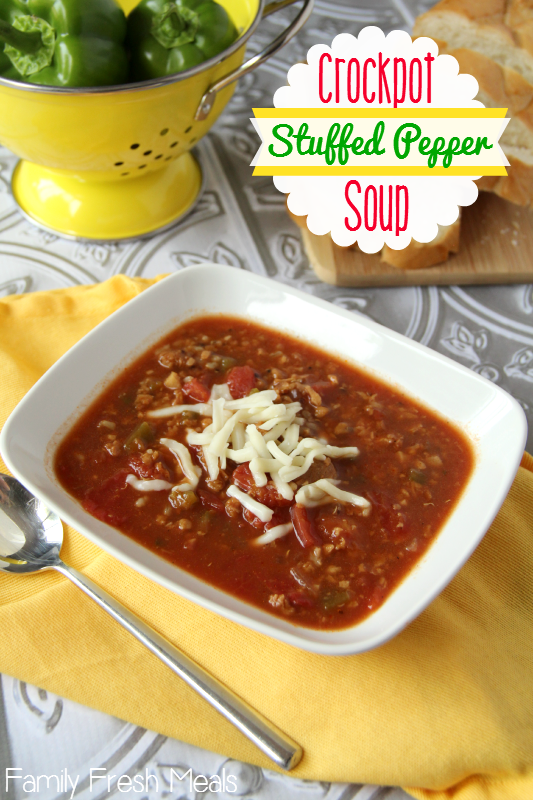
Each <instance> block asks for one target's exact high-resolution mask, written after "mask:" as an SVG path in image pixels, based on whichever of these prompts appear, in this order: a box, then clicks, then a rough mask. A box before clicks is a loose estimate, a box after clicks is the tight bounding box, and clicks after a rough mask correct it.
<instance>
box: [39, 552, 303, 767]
mask: <svg viewBox="0 0 533 800" xmlns="http://www.w3.org/2000/svg"><path fill="white" fill-rule="evenodd" d="M54 569H57V570H58V571H59V572H61V573H62V574H63V575H65V576H66V577H67V578H70V580H71V581H72V582H73V583H75V584H76V586H78V587H79V588H80V589H82V591H84V592H85V594H87V595H88V596H89V597H92V599H93V600H95V601H96V602H97V603H98V605H99V606H100V608H103V609H104V611H107V613H108V614H111V616H112V617H113V618H114V619H116V621H117V622H119V623H120V624H121V625H122V626H123V627H124V628H126V630H128V631H129V632H130V633H132V634H133V635H134V636H135V638H136V639H138V640H139V641H140V642H142V644H144V645H145V646H146V647H147V648H148V649H149V650H150V651H151V652H152V653H153V654H154V655H156V656H157V657H158V658H159V659H160V660H161V661H162V662H163V663H164V664H166V665H167V667H170V669H171V670H172V671H173V672H175V673H176V675H179V676H180V678H183V680H184V681H185V682H186V683H188V684H189V686H191V687H192V688H193V689H195V691H197V692H198V694H200V695H201V696H202V697H203V698H204V699H205V700H207V702H208V703H210V704H211V705H212V706H213V708H216V710H217V711H219V712H220V713H221V714H222V716H224V717H226V719H227V720H229V721H230V722H232V723H233V725H235V727H236V728H238V729H239V730H240V731H241V732H242V733H244V735H245V736H247V737H248V739H250V740H251V741H252V742H253V743H254V744H255V745H256V746H257V747H258V748H259V749H260V750H261V751H262V752H263V753H264V754H265V755H266V756H268V758H270V759H272V761H274V763H275V764H277V765H278V767H281V768H282V769H285V770H291V769H293V767H295V766H296V765H297V764H298V763H299V761H300V759H301V757H302V748H301V747H300V745H298V744H297V743H296V742H295V741H293V740H292V739H291V738H290V737H289V736H287V735H286V734H285V733H283V731H281V730H280V729H279V728H277V727H276V726H275V725H274V724H273V723H272V722H269V720H267V719H266V718H265V717H263V715H262V714H260V713H259V712H258V711H255V710H254V709H253V708H252V707H251V706H249V705H248V703H246V702H245V701H244V700H241V698H240V697H238V696H237V695H236V694H234V693H233V692H232V691H231V689H228V688H227V686H224V685H223V684H222V683H221V682H220V681H218V680H217V679H216V678H214V677H213V676H212V675H210V673H209V672H206V670H204V669H203V668H202V667H200V666H199V665H198V664H196V663H195V662H194V661H191V659H190V658H188V656H186V655H185V653H182V652H181V651H180V650H178V649H177V648H176V647H174V646H173V645H172V644H170V642H168V641H167V640H166V639H164V638H163V637H162V636H160V635H159V634H158V633H156V631H154V630H153V628H150V627H149V626H148V625H146V624H145V623H144V622H142V620H140V619H139V618H138V617H136V616H135V614H133V613H132V612H131V611H129V610H128V609H127V608H125V607H124V606H123V605H122V604H121V603H119V602H118V601H117V600H115V599H114V598H113V597H111V595H109V594H108V593H107V592H106V591H104V590H103V589H102V588H101V587H100V586H98V585H97V584H95V583H93V581H91V580H90V579H89V578H87V577H86V576H85V575H83V574H82V573H81V572H78V571H77V570H75V569H74V568H73V567H69V566H68V564H64V563H63V562H62V561H60V562H59V563H58V564H54Z"/></svg>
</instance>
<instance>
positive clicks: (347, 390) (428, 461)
mask: <svg viewBox="0 0 533 800" xmlns="http://www.w3.org/2000/svg"><path fill="white" fill-rule="evenodd" d="M162 412H163V413H162ZM230 429H231V430H230ZM228 431H229V433H228ZM472 465H473V455H472V449H471V447H470V445H469V443H468V442H467V440H466V438H465V436H464V435H463V434H462V433H460V432H459V431H458V430H456V429H455V428H454V427H453V426H452V425H450V424H448V423H447V422H445V421H443V420H442V419H440V418H439V417H437V416H436V415H434V414H433V413H431V412H430V411H428V410H426V409H424V408H423V407H422V406H419V405H418V404H416V403H414V402H412V401H411V400H410V399H408V398H406V397H405V396H403V395H402V394H400V393H399V392H397V391H395V390H393V389H392V388H390V387H389V386H387V385H385V384H383V383H381V382H379V381H377V380H376V379H375V378H373V377H371V376H370V375H368V374H366V373H365V372H364V371H361V370H359V369H357V368H356V367H355V366H354V365H353V364H352V363H347V362H344V361H341V360H338V359H336V358H334V357H333V356H331V355H328V354H326V353H323V352H322V351H320V350H318V349H316V348H314V347H311V346H309V345H306V344H304V343H302V342H301V341H299V340H296V339H293V338H290V337H289V336H286V335H284V334H282V333H277V332H274V331H271V330H268V329H265V328H262V327H260V326H258V325H255V324H253V323H250V322H245V321H242V320H239V319H235V318H228V317H219V316H216V317H203V318H199V319H195V320H192V321H190V322H188V323H186V324H184V325H182V326H181V327H180V328H178V329H177V330H175V331H174V332H173V333H172V334H170V335H169V336H167V337H166V338H165V339H164V340H163V341H161V342H160V343H159V344H158V345H157V346H155V347H153V348H152V349H151V350H150V351H149V352H148V353H146V354H145V355H144V356H142V357H141V358H140V359H138V360H137V361H136V362H135V363H134V364H133V365H132V366H130V367H129V368H128V369H126V370H125V371H124V372H123V373H122V374H121V375H120V376H119V377H118V378H117V379H116V380H115V381H114V382H113V383H112V384H111V385H110V386H109V387H108V388H107V389H106V390H105V391H104V392H103V394H102V395H101V396H100V397H99V398H98V399H97V400H96V401H95V402H94V403H93V405H92V406H91V407H90V408H89V410H88V411H86V412H85V413H84V414H83V416H82V417H81V419H80V420H79V421H78V422H77V423H76V425H75V426H74V427H73V429H72V430H71V431H70V432H69V434H68V435H67V436H66V438H65V439H64V440H63V442H62V443H61V445H60V447H59V448H58V451H57V455H56V459H55V470H56V473H57V475H58V478H59V480H60V481H61V483H62V485H63V486H64V488H65V489H66V490H67V491H68V492H69V493H71V494H72V495H73V496H74V497H75V498H76V499H77V500H78V501H79V502H80V503H81V504H82V505H83V507H84V508H85V509H86V510H87V511H89V512H90V513H91V514H93V515H94V516H95V517H97V518H98V519H100V520H102V521H104V522H106V523H108V524H109V525H112V526H114V527H116V528H118V529H119V530H121V531H122V532H123V533H125V534H126V535H128V536H130V537H132V538H133V539H135V540H136V541H137V542H139V543H140V544H142V545H144V546H145V547H147V548H149V549H150V550H152V551H154V552H156V553H157V554H159V555H160V556H161V557H162V558H164V559H167V560H168V561H170V562H172V563H174V564H177V565H178V566H180V567H181V568H183V569H185V570H188V571H189V572H191V573H193V574H194V575H196V576H197V577H198V578H200V579H202V580H204V581H206V582H208V583H210V584H213V585H214V586H216V587H218V588H220V589H222V590H223V591H225V592H229V593H230V594H233V595H235V596H237V597H238V598H240V599H242V600H244V601H246V602H248V603H251V604H253V605H255V606H257V607H259V608H261V609H263V610H265V611H267V612H269V613H271V614H274V615H276V616H278V617H282V618H283V619H285V620H287V621H288V622H290V623H293V624H295V625H303V626H306V627H310V628H322V629H340V628H345V627H348V626H351V625H354V624H356V623H357V622H359V621H361V620H363V619H365V618H366V617H367V616H368V615H369V614H370V613H372V612H373V611H374V610H376V609H377V608H379V606H380V605H381V604H382V603H383V602H384V600H385V599H386V598H387V597H388V596H389V595H390V593H391V592H392V591H393V590H394V588H395V587H396V586H397V585H398V584H399V583H400V582H401V580H402V579H403V578H404V577H405V576H406V574H407V573H408V572H409V571H410V570H411V569H412V567H413V566H414V565H415V564H416V562H417V561H418V560H419V559H420V558H421V556H422V555H423V554H424V552H425V551H426V550H427V548H428V547H429V546H430V545H431V542H432V541H433V539H434V538H435V536H436V535H437V534H438V532H439V530H440V528H441V527H442V525H443V523H444V522H445V520H446V518H447V517H448V516H449V514H450V512H451V510H452V509H453V507H454V504H455V503H456V502H457V499H458V498H459V496H460V494H461V492H462V490H463V488H464V487H465V485H466V482H467V480H468V476H469V473H470V471H471V469H472Z"/></svg>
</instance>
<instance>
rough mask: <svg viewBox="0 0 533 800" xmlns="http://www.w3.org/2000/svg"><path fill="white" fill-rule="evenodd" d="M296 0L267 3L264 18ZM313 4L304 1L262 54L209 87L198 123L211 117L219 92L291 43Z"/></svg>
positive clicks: (200, 110) (310, 0) (278, 0)
mask: <svg viewBox="0 0 533 800" xmlns="http://www.w3.org/2000/svg"><path fill="white" fill-rule="evenodd" d="M294 2H296V0H271V2H270V3H267V4H266V5H265V7H264V9H263V14H262V17H263V18H264V17H268V16H269V15H270V14H273V13H274V12H275V11H279V10H280V9H282V8H285V7H286V6H290V5H292V4H293V3H294ZM313 2H314V0H304V4H303V6H302V8H301V9H300V13H299V14H298V16H297V17H295V18H294V19H293V21H292V22H291V24H290V25H289V26H288V27H287V28H285V30H284V31H283V33H280V35H279V36H278V37H277V38H276V39H274V41H273V42H270V44H268V45H267V46H266V47H265V48H264V49H263V50H261V52H260V53H258V54H257V55H256V56H253V57H252V58H250V59H249V60H248V61H246V62H245V63H244V64H241V66H240V67H237V69H234V70H233V71H232V72H229V73H228V74H227V75H225V76H224V77H223V78H221V79H220V80H219V81H217V82H216V83H214V84H213V85H212V86H210V87H209V89H208V90H207V92H206V93H205V94H204V96H203V97H202V99H201V100H200V105H199V106H198V108H197V109H196V114H195V115H194V118H195V120H196V121H197V122H200V121H201V120H204V119H206V117H208V116H209V114H210V112H211V109H212V108H213V104H214V102H215V98H216V96H217V92H220V90H221V89H225V88H226V86H229V85H230V84H231V83H233V82H234V81H238V80H239V78H242V77H243V75H247V74H248V73H249V72H251V71H252V70H253V69H255V68H256V67H259V66H260V65H261V64H263V63H264V62H265V61H266V60H267V59H269V58H270V56H273V55H275V54H276V53H277V52H278V50H281V48H282V47H284V46H285V45H286V44H287V42H290V40H291V39H292V37H293V36H295V35H296V34H297V33H298V31H299V30H300V28H301V27H302V26H303V25H304V24H305V23H306V22H307V20H308V18H309V16H310V14H311V11H312V10H313Z"/></svg>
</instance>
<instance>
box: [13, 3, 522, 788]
mask: <svg viewBox="0 0 533 800" xmlns="http://www.w3.org/2000/svg"><path fill="white" fill-rule="evenodd" d="M429 5H431V2H428V3H423V2H416V0H355V3H354V2H352V0H340V1H339V2H326V0H317V2H316V6H315V11H314V13H313V16H312V17H311V19H310V21H309V22H308V24H307V25H306V26H305V28H304V29H303V31H302V32H301V33H300V34H299V36H298V37H297V38H296V39H295V40H294V41H293V42H292V43H291V44H290V45H289V46H288V47H286V48H285V50H283V51H282V53H281V56H280V57H278V58H276V59H274V60H272V61H270V62H269V63H268V64H267V65H266V66H264V67H263V68H262V69H260V70H259V71H258V72H256V73H253V74H251V75H249V76H248V77H246V78H245V79H244V80H243V81H241V83H240V84H239V86H238V88H237V91H236V94H235V96H234V98H233V100H232V101H231V103H230V104H229V106H228V108H227V109H226V111H225V113H224V115H223V116H222V118H221V119H220V120H219V121H218V123H217V125H216V126H215V129H214V130H213V131H212V132H211V134H210V135H209V136H207V137H206V138H205V139H204V140H203V141H202V142H201V143H200V145H199V148H198V149H199V156H200V158H201V161H202V165H203V169H204V172H205V176H206V188H205V192H204V195H203V197H202V199H201V201H200V203H199V204H198V205H197V207H196V209H195V210H194V212H193V213H192V214H191V215H190V216H189V217H188V218H187V219H186V220H185V221H184V222H183V223H182V224H181V226H179V227H178V228H176V229H174V230H172V231H167V232H166V233H164V234H161V235H159V236H156V237H154V238H152V239H147V240H144V241H137V242H134V243H128V244H79V243H75V242H70V241H65V240H63V239H60V238H59V237H56V236H53V235H51V234H50V233H45V232H43V231H40V230H39V229H37V228H35V227H34V226H32V225H31V224H29V223H28V222H27V221H25V220H24V219H23V218H22V217H21V216H20V215H19V213H18V211H17V209H16V207H15V204H14V202H13V199H12V197H11V194H10V189H9V185H10V173H11V170H12V169H13V166H14V164H15V158H14V157H13V156H12V155H11V154H10V153H9V152H7V151H6V150H1V149H0V296H4V295H8V294H15V293H22V292H32V291H36V290H41V289H53V288H59V287H64V286H72V285H76V284H88V283H94V282H98V281H102V280H105V279H106V278H109V277H111V276H112V275H116V274H118V273H123V274H125V275H132V276H133V275H139V276H144V277H151V276H154V275H158V274H160V273H165V272H172V271H175V270H179V269H183V268H186V267H187V266H189V265H190V264H196V263H199V262H202V261H214V262H216V263H220V264H229V265H231V266H233V267H235V268H236V269H247V270H251V271H252V272H257V273H260V274H263V275H268V276H270V277H272V278H274V279H275V280H279V281H282V282H284V283H287V284H290V285H292V286H296V287H298V288H299V289H303V290H304V291H306V292H310V293H312V294H315V295H318V296H320V297H323V298H325V299H327V300H330V301H331V302H333V303H335V304H337V305H340V306H342V307H343V308H347V309H350V310H351V311H353V312H354V313H357V314H365V315H368V316H370V317H371V318H372V319H374V320H377V321H378V322H381V323H383V324H385V325H387V326H389V327H391V328H394V330H396V331H399V332H401V333H403V334H405V335H406V336H409V337H412V338H413V339H416V340H417V341H419V342H422V343H423V344H425V345H428V346H429V347H431V348H434V349H435V350H438V351H440V352H442V353H445V354H446V355H448V356H451V357H452V358H454V359H456V360H457V361H458V362H460V363H461V364H465V365H466V366H468V367H470V368H471V369H473V370H475V371H476V372H478V373H480V374H482V375H484V376H485V377H487V378H488V379H489V380H492V381H494V382H496V383H498V385H500V386H502V387H503V388H504V389H506V390H507V391H508V392H510V393H511V394H512V395H513V396H514V397H516V398H517V400H518V401H519V402H520V403H521V405H522V406H523V408H524V409H525V412H526V414H527V416H528V418H529V417H530V415H531V407H532V405H533V287H532V286H531V285H527V286H517V285H514V286H485V287H454V286H450V287H440V288H436V287H424V288H418V287H414V288H385V287H384V288H372V289H344V288H336V287H333V286H329V285H327V284H324V283H321V282H320V281H319V280H318V279H317V278H316V276H315V274H314V273H313V271H312V269H311V268H310V267H309V264H308V261H307V258H306V255H305V252H304V250H303V248H302V243H301V238H300V234H299V231H298V229H297V227H296V226H295V225H294V224H293V223H292V222H291V221H290V220H289V218H288V217H287V215H286V213H285V207H284V196H283V195H281V194H280V193H278V192H277V191H276V189H275V188H274V186H273V183H272V179H271V178H253V177H252V170H251V168H250V166H249V165H250V161H251V159H252V157H253V155H254V153H255V151H256V150H257V147H258V139H257V136H256V134H255V132H254V130H253V128H252V125H251V123H250V122H249V117H250V116H251V111H250V109H251V108H252V106H271V105H272V96H273V94H274V91H275V89H276V88H278V87H279V86H280V85H282V84H283V83H284V82H285V79H286V74H287V71H288V69H289V68H290V66H291V65H292V64H294V63H295V62H297V61H299V60H304V59H305V57H306V54H307V50H308V49H309V47H310V46H311V45H313V44H316V43H318V42H326V43H330V42H331V39H332V38H333V37H334V36H335V35H336V34H338V33H342V32H346V31H347V32H350V33H353V34H357V33H358V32H359V30H360V29H361V28H362V27H364V26H365V25H368V24H376V25H379V26H380V27H381V28H382V29H384V30H385V31H389V30H392V29H398V28H401V29H405V30H409V29H410V28H411V26H412V23H413V21H414V18H415V16H416V15H417V14H419V13H421V12H422V11H424V10H426V8H427V7H428V6H429ZM292 14H294V11H292V10H291V9H287V10H284V11H282V12H280V13H278V14H276V15H273V16H272V17H269V18H268V20H267V21H266V22H265V23H264V24H263V25H262V26H261V28H260V31H259V33H258V34H257V35H256V36H255V37H254V43H253V48H255V49H259V47H260V46H262V45H263V44H266V43H267V42H268V41H269V40H271V39H272V38H273V35H275V34H277V33H279V32H280V31H281V29H282V28H283V27H284V26H285V25H286V24H287V21H288V19H289V18H290V17H291V15H292ZM509 235H510V236H511V232H510V234H509ZM224 766H225V767H226V769H227V771H229V770H231V773H232V774H233V775H235V776H237V792H233V793H228V794H224V793H219V794H217V795H216V796H217V797H220V798H227V797H232V796H233V797H235V796H240V797H246V798H254V800H270V798H272V800H274V799H275V800H283V798H285V797H287V798H288V797H291V798H293V797H298V798H300V797H301V798H302V799H303V798H309V800H311V798H317V800H318V798H324V799H326V798H327V800H341V798H342V800H348V799H349V798H357V800H370V798H372V800H378V798H380V800H384V798H388V800H401V798H406V797H407V795H405V794H404V793H403V792H402V791H401V790H400V789H394V788H383V787H376V786H360V785H350V786H345V785H340V784H328V783H315V782H303V781H297V780H294V779H291V778H289V777H285V776H283V777H281V776H279V775H277V774H275V773H269V772H267V771H262V770H260V769H258V768H256V767H250V766H248V765H245V764H237V763H228V762H225V761H224V759H223V758H221V757H220V756H216V755H214V754H211V753H208V752H205V751H202V750H199V749H196V748H193V747H190V746H188V745H185V744H183V743H181V742H178V741H172V740H169V739H166V738H165V737H163V736H160V735H158V734H156V733H152V732H150V731H146V730H144V729H141V728H138V727H135V726H133V725H130V724H127V723H124V722H122V721H120V720H117V719H114V718H111V717H106V716H105V715H103V714H100V713H98V712H95V711H92V710H90V709H87V708H82V707H80V706H77V705H76V704H75V703H72V702H69V701H66V700H63V699H61V698H59V697H55V696H50V695H49V694H47V693H46V692H44V691H42V690H39V689H37V688H35V687H32V686H28V685H26V684H24V683H22V682H20V681H18V680H16V679H15V678H13V677H8V676H3V677H2V682H1V685H0V797H4V796H8V797H13V798H16V800H19V799H20V798H23V797H36V796H38V797H39V798H42V800H48V799H49V800H52V798H54V799H58V798H59V797H68V796H69V793H68V792H67V794H63V793H62V791H61V787H60V791H57V788H56V785H55V783H54V781H53V780H52V781H51V784H50V787H49V789H48V790H47V789H46V788H45V784H44V783H42V785H41V791H40V792H39V793H38V795H36V794H31V793H30V792H28V791H27V792H24V791H23V790H22V788H21V785H20V784H21V782H20V781H17V782H15V783H16V788H15V789H11V791H10V792H9V793H6V789H5V781H4V780H3V777H4V775H5V769H6V768H7V767H20V768H21V769H22V774H31V775H39V774H45V775H54V774H55V775H58V776H59V775H60V773H61V770H63V774H64V775H65V772H64V770H67V771H68V773H69V774H70V775H77V776H79V783H78V788H77V792H76V795H75V796H76V797H79V798H85V797H87V798H88V797H91V798H94V800H96V798H98V797H109V796H111V795H112V794H114V796H116V797H118V796H120V797H124V798H128V800H133V798H140V799H141V800H142V799H143V798H149V800H155V799H156V798H169V800H178V798H191V800H192V798H193V797H194V796H195V793H194V791H193V792H191V791H189V786H188V784H186V782H185V783H184V782H182V783H181V784H180V785H179V786H175V785H174V786H173V787H172V788H171V786H170V770H171V769H172V768H174V769H175V770H181V773H183V771H185V770H187V769H189V767H191V768H192V773H191V774H193V775H215V774H222V770H223V768H224ZM96 767H105V768H106V769H107V770H108V771H109V773H110V774H112V773H114V774H116V775H117V776H120V775H130V776H135V775H141V776H143V780H144V784H143V785H145V786H147V789H146V791H145V792H144V793H139V792H138V791H133V790H132V791H130V792H128V791H121V792H120V791H119V789H118V787H117V786H116V783H115V784H113V783H112V785H111V787H110V789H111V791H108V787H107V786H103V785H102V789H101V791H100V793H99V792H98V791H97V789H96V788H95V787H93V791H92V793H91V792H90V787H89V783H88V779H89V772H90V769H91V768H96ZM147 776H153V777H152V779H151V780H146V779H147ZM136 785H137V786H140V784H136ZM11 786H13V784H11ZM156 787H157V788H156ZM28 788H29V787H28ZM197 796H198V797H208V796H210V797H213V796H214V795H210V794H209V793H204V794H198V795H197Z"/></svg>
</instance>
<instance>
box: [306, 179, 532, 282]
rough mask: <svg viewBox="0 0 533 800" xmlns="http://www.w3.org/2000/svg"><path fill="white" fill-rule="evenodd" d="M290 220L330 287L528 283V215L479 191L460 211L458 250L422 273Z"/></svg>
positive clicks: (530, 234)
mask: <svg viewBox="0 0 533 800" xmlns="http://www.w3.org/2000/svg"><path fill="white" fill-rule="evenodd" d="M291 217H292V218H293V219H294V220H295V221H297V222H298V224H299V226H300V227H301V230H302V237H303V241H304V246H305V249H306V252H307V255H308V257H309V261H310V262H311V265H312V267H313V269H314V271H315V272H316V274H317V275H318V277H319V278H320V279H321V280H323V281H326V283H332V284H335V285H336V286H419V285H424V286H425V285H429V284H431V285H443V284H465V283H466V284H468V283H469V284H473V283H532V282H533V211H532V210H530V209H529V208H524V207H522V206H517V205H514V204H513V203H509V202H508V201H507V200H502V198H501V197H498V196H497V195H495V194H492V193H490V192H480V194H479V198H478V199H477V200H476V202H475V203H474V204H473V205H472V206H468V207H466V208H464V209H463V211H462V219H461V239H460V248H459V252H458V253H457V254H455V255H451V256H450V258H449V259H448V261H446V262H445V263H443V264H438V265H436V266H434V267H429V268H426V269H414V270H403V269H397V268H396V267H392V266H391V265H390V264H386V263H384V262H382V261H381V259H380V255H379V253H378V254H376V255H368V254H367V253H363V252H361V250H359V249H358V248H357V247H339V246H338V245H336V244H334V243H333V241H332V239H331V236H329V234H328V235H326V236H316V235H315V234H313V233H311V232H310V231H309V230H308V228H307V226H306V224H305V219H306V218H305V217H295V216H293V215H292V214H291Z"/></svg>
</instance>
